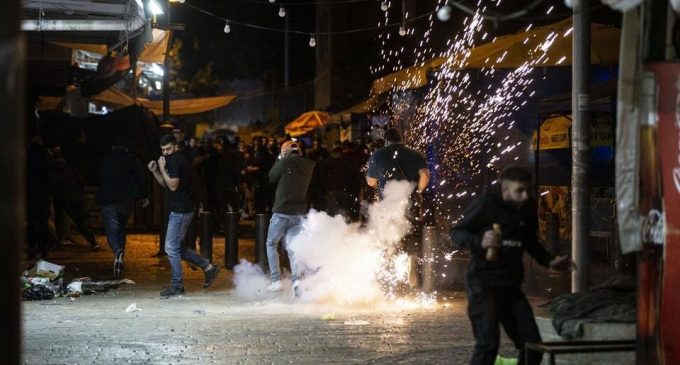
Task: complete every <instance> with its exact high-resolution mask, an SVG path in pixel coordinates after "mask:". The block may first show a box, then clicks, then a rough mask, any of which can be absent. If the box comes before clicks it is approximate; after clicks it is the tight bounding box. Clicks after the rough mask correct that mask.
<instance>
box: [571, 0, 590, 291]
mask: <svg viewBox="0 0 680 365" xmlns="http://www.w3.org/2000/svg"><path fill="white" fill-rule="evenodd" d="M573 44H574V47H573V65H572V97H571V110H572V117H573V121H572V127H571V156H572V165H571V171H572V175H571V189H572V190H571V191H572V193H571V197H572V204H571V206H572V207H571V216H572V222H573V223H572V227H571V247H572V256H573V259H574V261H576V265H577V267H578V268H579V269H578V270H576V271H574V272H572V275H571V291H572V292H581V291H585V290H586V289H587V288H588V265H589V253H588V237H589V233H590V227H589V226H590V191H589V189H588V177H589V175H590V133H589V132H590V131H589V127H590V3H589V2H588V0H577V1H576V3H575V6H574V35H573Z"/></svg>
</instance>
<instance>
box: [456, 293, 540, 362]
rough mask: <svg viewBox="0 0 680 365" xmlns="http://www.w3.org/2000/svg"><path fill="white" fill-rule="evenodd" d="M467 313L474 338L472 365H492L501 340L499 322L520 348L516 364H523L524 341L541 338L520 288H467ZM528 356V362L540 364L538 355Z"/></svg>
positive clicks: (536, 340)
mask: <svg viewBox="0 0 680 365" xmlns="http://www.w3.org/2000/svg"><path fill="white" fill-rule="evenodd" d="M468 316H469V318H470V322H471V323H472V332H473V334H474V336H475V341H476V344H475V350H474V353H473V354H472V359H471V360H470V364H471V365H493V364H494V362H495V361H496V355H497V354H498V346H499V341H500V328H499V324H501V325H502V326H503V329H505V333H506V334H507V335H508V337H510V339H511V340H512V342H513V343H514V344H515V347H516V348H517V349H518V350H519V362H518V364H522V365H524V364H525V360H524V343H526V342H539V341H541V335H540V333H539V332H538V327H537V326H536V321H535V320H534V313H533V311H532V310H531V306H530V305H529V302H528V301H527V299H526V297H525V296H524V293H522V291H521V290H519V289H512V290H511V289H508V290H489V289H481V288H470V289H468ZM531 355H532V356H531V357H530V358H529V360H530V362H529V364H531V365H538V364H540V363H541V357H542V356H541V354H535V353H532V354H531Z"/></svg>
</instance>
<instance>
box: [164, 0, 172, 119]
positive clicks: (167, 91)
mask: <svg viewBox="0 0 680 365" xmlns="http://www.w3.org/2000/svg"><path fill="white" fill-rule="evenodd" d="M166 5H167V6H166V14H165V25H166V26H167V27H168V29H169V28H170V2H169V1H168V2H166ZM171 46H172V33H171V35H170V39H169V40H168V50H169V49H170V47H171ZM168 50H166V51H165V60H164V61H163V123H168V121H169V120H170V57H168Z"/></svg>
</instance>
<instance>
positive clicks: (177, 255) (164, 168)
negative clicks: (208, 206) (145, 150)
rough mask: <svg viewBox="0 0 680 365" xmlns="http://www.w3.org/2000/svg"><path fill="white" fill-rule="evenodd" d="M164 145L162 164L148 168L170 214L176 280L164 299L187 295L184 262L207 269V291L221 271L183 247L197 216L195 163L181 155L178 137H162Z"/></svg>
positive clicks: (169, 245) (168, 248)
mask: <svg viewBox="0 0 680 365" xmlns="http://www.w3.org/2000/svg"><path fill="white" fill-rule="evenodd" d="M160 144H161V152H162V153H163V155H162V156H161V157H159V158H158V162H156V161H151V162H149V165H148V168H149V171H151V173H153V176H154V177H155V178H156V181H157V182H158V184H159V185H161V186H162V187H164V188H165V190H166V193H167V203H168V204H167V206H168V210H169V211H170V214H169V216H168V230H167V232H166V234H165V252H166V253H167V254H168V261H169V262H170V270H171V271H172V279H171V286H170V287H169V288H167V289H165V290H163V291H162V292H161V298H169V297H171V296H176V295H180V294H182V293H184V283H183V278H182V259H184V260H186V261H188V262H190V263H191V264H193V265H194V266H197V267H200V268H203V271H204V272H205V282H204V283H203V287H204V288H207V287H209V286H210V285H211V284H212V283H213V282H214V281H215V278H217V274H218V273H219V271H220V268H219V267H218V266H214V265H212V264H211V263H210V261H208V260H207V259H206V258H203V257H201V256H199V255H197V254H196V252H194V250H192V249H191V248H188V247H183V246H182V240H183V239H184V237H185V236H186V234H187V230H188V229H189V225H190V224H191V219H192V218H193V216H194V201H193V199H192V198H191V175H190V174H191V164H190V163H189V160H188V159H187V158H186V157H185V156H184V154H182V153H177V151H178V149H177V140H176V139H175V137H174V136H172V135H165V136H162V137H161V140H160Z"/></svg>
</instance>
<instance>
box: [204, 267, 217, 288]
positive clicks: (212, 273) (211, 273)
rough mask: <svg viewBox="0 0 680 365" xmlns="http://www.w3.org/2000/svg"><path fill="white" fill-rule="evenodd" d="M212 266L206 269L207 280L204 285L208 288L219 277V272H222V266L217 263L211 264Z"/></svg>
mask: <svg viewBox="0 0 680 365" xmlns="http://www.w3.org/2000/svg"><path fill="white" fill-rule="evenodd" d="M211 266H212V267H211V268H210V269H208V270H206V271H205V281H204V282H203V287H204V288H207V287H209V286H210V285H212V283H213V282H214V281H215V279H217V274H219V272H220V267H219V266H216V265H211Z"/></svg>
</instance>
